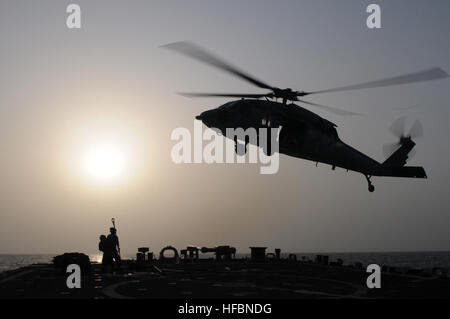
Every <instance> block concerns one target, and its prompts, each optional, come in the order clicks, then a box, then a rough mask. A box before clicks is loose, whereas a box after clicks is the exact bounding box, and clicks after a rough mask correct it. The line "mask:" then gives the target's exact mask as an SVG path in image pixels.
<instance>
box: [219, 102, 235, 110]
mask: <svg viewBox="0 0 450 319" xmlns="http://www.w3.org/2000/svg"><path fill="white" fill-rule="evenodd" d="M235 103H236V101H232V102H228V103H225V104H224V105H221V106H219V110H229V109H231V108H232V107H233V106H234V104H235Z"/></svg>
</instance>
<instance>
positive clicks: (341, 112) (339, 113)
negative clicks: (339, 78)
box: [298, 100, 362, 115]
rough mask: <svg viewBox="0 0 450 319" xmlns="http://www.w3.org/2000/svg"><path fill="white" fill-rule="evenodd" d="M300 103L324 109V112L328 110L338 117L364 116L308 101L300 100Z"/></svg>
mask: <svg viewBox="0 0 450 319" xmlns="http://www.w3.org/2000/svg"><path fill="white" fill-rule="evenodd" d="M298 101H299V102H302V103H305V104H309V105H313V106H315V107H319V108H322V109H324V110H326V111H328V112H331V113H334V114H338V115H362V114H360V113H355V112H350V111H346V110H342V109H339V108H337V107H331V106H326V105H321V104H317V103H313V102H308V101H305V100H298Z"/></svg>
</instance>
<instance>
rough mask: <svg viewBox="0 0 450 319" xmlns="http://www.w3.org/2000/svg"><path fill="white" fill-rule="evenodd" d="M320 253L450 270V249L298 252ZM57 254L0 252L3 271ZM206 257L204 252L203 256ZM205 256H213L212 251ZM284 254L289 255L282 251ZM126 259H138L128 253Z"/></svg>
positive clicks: (346, 259) (352, 260)
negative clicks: (441, 250) (384, 251)
mask: <svg viewBox="0 0 450 319" xmlns="http://www.w3.org/2000/svg"><path fill="white" fill-rule="evenodd" d="M317 254H321V255H328V256H330V261H333V260H337V259H338V258H340V259H342V260H343V261H344V265H349V264H354V263H355V262H360V263H362V264H363V265H369V264H378V265H380V266H381V265H388V266H395V267H406V268H422V269H431V268H433V267H442V268H448V269H450V252H387V253H379V252H377V253H296V255H297V258H298V259H299V260H301V259H302V257H305V258H307V259H309V260H314V258H315V256H316V255H317ZM236 255H237V257H240V258H242V257H249V254H239V253H238V254H236ZM54 256H55V255H51V254H46V255H12V254H3V255H2V254H0V272H3V271H7V270H13V269H17V268H20V267H24V266H28V265H31V264H37V263H50V262H52V258H53V257H54ZM200 256H202V254H201V255H200ZM203 257H213V255H212V254H206V255H203ZM282 257H287V256H286V255H285V254H282ZM89 258H90V259H91V261H96V262H100V261H101V254H90V255H89ZM125 258H127V259H128V258H129V259H131V258H135V256H132V255H129V256H128V255H126V256H125Z"/></svg>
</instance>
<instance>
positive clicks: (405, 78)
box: [304, 68, 449, 95]
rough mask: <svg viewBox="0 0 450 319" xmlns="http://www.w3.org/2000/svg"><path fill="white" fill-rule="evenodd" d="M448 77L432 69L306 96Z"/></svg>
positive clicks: (444, 73) (436, 69) (306, 93)
mask: <svg viewBox="0 0 450 319" xmlns="http://www.w3.org/2000/svg"><path fill="white" fill-rule="evenodd" d="M447 77H449V75H448V74H447V72H445V71H444V70H442V69H441V68H432V69H428V70H424V71H419V72H414V73H409V74H405V75H400V76H396V77H392V78H386V79H381V80H377V81H371V82H365V83H361V84H356V85H349V86H342V87H338V88H334V89H328V90H321V91H314V92H305V93H304V95H308V94H317V93H328V92H339V91H350V90H359V89H369V88H378V87H386V86H392V85H400V84H408V83H415V82H423V81H431V80H437V79H443V78H447Z"/></svg>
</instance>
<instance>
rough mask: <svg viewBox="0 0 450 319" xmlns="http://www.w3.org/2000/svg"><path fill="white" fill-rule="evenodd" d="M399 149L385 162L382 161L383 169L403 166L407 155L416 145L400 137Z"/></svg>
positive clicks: (409, 139)
mask: <svg viewBox="0 0 450 319" xmlns="http://www.w3.org/2000/svg"><path fill="white" fill-rule="evenodd" d="M400 145H401V146H400V148H399V149H398V150H396V151H395V152H394V153H393V154H392V155H391V156H389V158H388V159H387V160H385V161H384V163H383V166H385V167H401V166H405V164H406V160H407V159H408V154H409V152H411V150H412V149H413V148H414V145H416V143H414V142H413V140H411V138H408V137H402V138H401V140H400Z"/></svg>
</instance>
